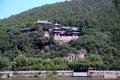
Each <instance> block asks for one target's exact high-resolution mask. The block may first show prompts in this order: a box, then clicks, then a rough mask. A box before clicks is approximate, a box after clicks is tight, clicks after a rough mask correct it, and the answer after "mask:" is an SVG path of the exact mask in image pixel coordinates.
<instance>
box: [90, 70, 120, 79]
mask: <svg viewBox="0 0 120 80" xmlns="http://www.w3.org/2000/svg"><path fill="white" fill-rule="evenodd" d="M88 76H90V77H95V78H120V71H90V72H88Z"/></svg>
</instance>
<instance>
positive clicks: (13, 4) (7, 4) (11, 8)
mask: <svg viewBox="0 0 120 80" xmlns="http://www.w3.org/2000/svg"><path fill="white" fill-rule="evenodd" d="M62 1H65V0H0V19H4V18H7V17H9V16H11V15H15V14H18V13H21V12H23V11H26V10H29V9H32V8H34V7H39V6H42V5H45V4H52V3H56V2H62Z"/></svg>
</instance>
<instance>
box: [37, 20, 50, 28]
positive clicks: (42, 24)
mask: <svg viewBox="0 0 120 80" xmlns="http://www.w3.org/2000/svg"><path fill="white" fill-rule="evenodd" d="M37 23H38V24H39V27H42V26H44V25H51V24H52V22H49V21H48V20H39V19H38V21H37Z"/></svg>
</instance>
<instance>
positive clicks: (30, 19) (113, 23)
mask: <svg viewBox="0 0 120 80" xmlns="http://www.w3.org/2000/svg"><path fill="white" fill-rule="evenodd" d="M38 19H40V20H46V19H47V20H49V21H51V22H53V23H56V22H57V23H60V24H62V25H65V26H76V27H78V28H79V30H80V32H81V35H80V37H79V38H78V39H76V40H73V41H70V42H69V43H63V44H60V43H58V42H56V41H55V40H54V39H53V38H52V37H51V38H47V37H44V36H43V31H42V30H41V29H40V28H38V25H37V20H38ZM25 27H32V28H35V29H37V30H38V33H37V34H31V33H29V34H22V33H21V32H20V28H25ZM50 27H53V26H50ZM0 33H1V34H0V70H27V69H28V70H30V69H32V70H46V69H47V70H56V69H59V70H61V69H74V70H75V71H86V70H87V68H88V67H90V66H92V67H94V68H95V69H98V70H100V69H102V70H103V69H107V70H113V69H114V70H118V69H120V58H119V57H120V0H71V1H65V2H61V3H55V4H46V5H44V6H41V7H36V8H34V9H31V10H28V11H25V12H22V13H20V14H17V15H13V16H10V17H9V18H6V19H2V20H0ZM81 48H84V49H86V50H87V52H88V53H87V56H86V58H84V59H78V60H74V61H72V62H71V61H68V60H66V59H63V57H64V56H66V55H67V54H69V53H75V54H77V51H78V50H79V49H81ZM43 50H44V52H43Z"/></svg>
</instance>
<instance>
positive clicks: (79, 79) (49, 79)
mask: <svg viewBox="0 0 120 80" xmlns="http://www.w3.org/2000/svg"><path fill="white" fill-rule="evenodd" d="M2 80H120V79H104V78H84V77H44V78H43V77H41V78H8V79H2Z"/></svg>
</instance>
